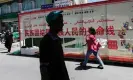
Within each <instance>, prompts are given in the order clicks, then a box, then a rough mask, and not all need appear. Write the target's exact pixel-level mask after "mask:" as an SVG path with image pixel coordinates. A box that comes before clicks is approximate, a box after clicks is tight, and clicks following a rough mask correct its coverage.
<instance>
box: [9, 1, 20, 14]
mask: <svg viewBox="0 0 133 80" xmlns="http://www.w3.org/2000/svg"><path fill="white" fill-rule="evenodd" d="M18 11H19V7H18V3H17V2H14V3H12V4H11V12H18Z"/></svg>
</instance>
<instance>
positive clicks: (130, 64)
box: [65, 58, 133, 67]
mask: <svg viewBox="0 0 133 80" xmlns="http://www.w3.org/2000/svg"><path fill="white" fill-rule="evenodd" d="M65 60H66V61H74V62H82V61H83V59H72V58H65ZM88 63H92V64H99V63H98V61H96V60H89V61H88ZM104 64H105V65H112V66H121V67H133V63H125V62H116V61H109V60H104Z"/></svg>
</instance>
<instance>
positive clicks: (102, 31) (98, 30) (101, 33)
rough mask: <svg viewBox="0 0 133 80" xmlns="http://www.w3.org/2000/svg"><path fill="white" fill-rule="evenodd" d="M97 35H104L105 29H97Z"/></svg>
mask: <svg viewBox="0 0 133 80" xmlns="http://www.w3.org/2000/svg"><path fill="white" fill-rule="evenodd" d="M96 33H97V35H104V28H103V27H101V26H99V27H98V28H97V29H96Z"/></svg>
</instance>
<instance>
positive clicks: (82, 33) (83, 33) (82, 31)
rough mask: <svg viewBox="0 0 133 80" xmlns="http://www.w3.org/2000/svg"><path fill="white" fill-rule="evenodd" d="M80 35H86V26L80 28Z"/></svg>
mask: <svg viewBox="0 0 133 80" xmlns="http://www.w3.org/2000/svg"><path fill="white" fill-rule="evenodd" d="M79 35H80V36H82V35H84V36H85V35H86V28H84V27H80V28H79Z"/></svg>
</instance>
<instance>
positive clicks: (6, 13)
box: [0, 0, 54, 32]
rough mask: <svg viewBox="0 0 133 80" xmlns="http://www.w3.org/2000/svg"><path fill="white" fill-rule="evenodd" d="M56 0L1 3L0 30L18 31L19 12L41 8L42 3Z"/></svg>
mask: <svg viewBox="0 0 133 80" xmlns="http://www.w3.org/2000/svg"><path fill="white" fill-rule="evenodd" d="M53 1H54V0H9V1H8V2H5V3H4V2H1V3H0V32H3V31H5V30H7V29H9V30H11V31H12V32H16V31H18V13H20V12H21V11H27V10H36V9H41V5H45V4H51V3H53Z"/></svg>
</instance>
